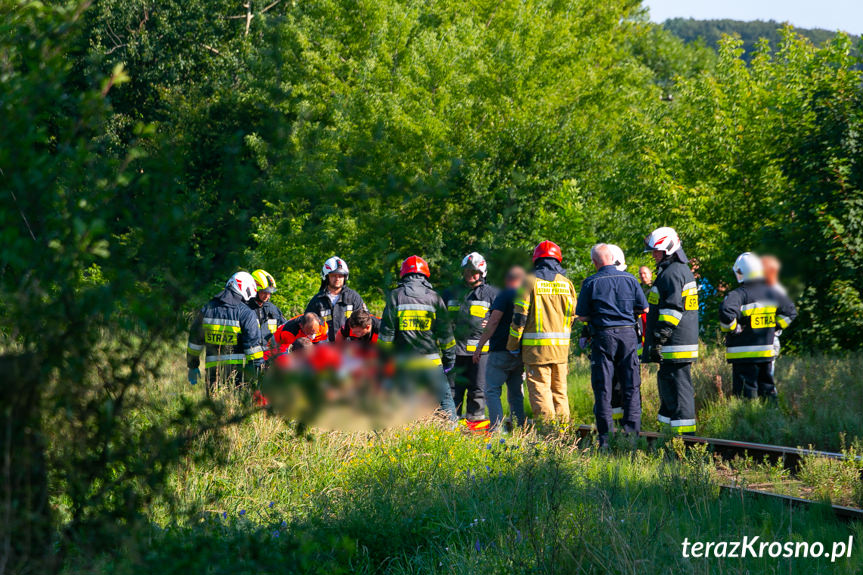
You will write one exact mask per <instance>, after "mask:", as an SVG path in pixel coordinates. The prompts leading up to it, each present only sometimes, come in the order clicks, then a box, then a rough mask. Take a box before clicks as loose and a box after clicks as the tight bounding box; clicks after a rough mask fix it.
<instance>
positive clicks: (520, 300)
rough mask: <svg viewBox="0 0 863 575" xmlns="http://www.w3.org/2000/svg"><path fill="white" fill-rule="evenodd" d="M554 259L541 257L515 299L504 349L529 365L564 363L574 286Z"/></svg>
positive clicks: (574, 297)
mask: <svg viewBox="0 0 863 575" xmlns="http://www.w3.org/2000/svg"><path fill="white" fill-rule="evenodd" d="M563 274H564V270H563V268H562V267H560V264H559V263H558V262H557V260H554V259H551V258H542V259H540V260H538V261H537V265H536V267H535V269H534V273H532V274H529V275H528V276H527V278H526V279H525V282H524V285H523V286H522V287H521V289H520V290H519V292H518V294H517V295H516V297H515V301H514V302H513V303H514V307H513V314H512V324H511V325H510V328H509V339H508V341H507V344H506V348H507V350H509V351H518V349H519V346H520V347H521V358H522V361H524V363H526V364H529V365H543V364H550V363H567V361H569V340H570V330H571V328H572V320H573V317H574V316H575V305H576V295H575V286H574V285H573V284H572V282H571V281H569V279H568V278H567V277H565V276H564V275H563Z"/></svg>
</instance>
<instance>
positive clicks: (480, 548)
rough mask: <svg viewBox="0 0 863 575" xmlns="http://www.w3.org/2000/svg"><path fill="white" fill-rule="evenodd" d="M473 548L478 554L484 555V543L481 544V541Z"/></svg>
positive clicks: (477, 541)
mask: <svg viewBox="0 0 863 575" xmlns="http://www.w3.org/2000/svg"><path fill="white" fill-rule="evenodd" d="M473 548H474V549H476V552H477V553H482V543H480V542H479V539H477V540H476V543H474V544H473Z"/></svg>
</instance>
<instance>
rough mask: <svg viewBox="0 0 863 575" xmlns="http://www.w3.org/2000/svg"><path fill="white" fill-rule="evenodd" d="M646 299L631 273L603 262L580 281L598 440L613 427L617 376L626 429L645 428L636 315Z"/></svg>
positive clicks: (604, 439)
mask: <svg viewBox="0 0 863 575" xmlns="http://www.w3.org/2000/svg"><path fill="white" fill-rule="evenodd" d="M646 308H647V298H645V297H644V292H643V291H642V290H641V287H640V286H639V285H638V281H636V279H635V277H634V276H633V275H632V274H628V273H626V272H622V271H619V270H617V269H616V268H615V267H614V266H611V265H608V266H603V267H602V268H600V269H599V271H597V272H596V273H595V274H593V275H592V276H590V277H588V278H587V279H585V280H584V282H583V283H582V284H581V292H580V294H579V296H578V304H577V305H576V308H575V313H576V315H578V316H583V317H584V316H586V317H589V318H590V330H591V333H592V340H591V350H590V381H591V385H592V387H593V395H594V399H595V402H594V406H593V412H594V414H595V415H596V430H597V432H598V433H599V443H600V445H605V444H606V443H607V442H608V433H609V432H610V431H611V429H612V428H613V426H614V424H613V416H612V408H611V394H612V386H613V380H614V379H617V381H618V382H619V383H620V386H621V392H622V396H623V419H622V420H621V425H622V427H623V430H624V431H626V432H631V433H638V432H639V431H640V430H641V374H640V370H639V361H638V343H639V341H638V340H639V338H638V335H637V333H636V330H635V325H636V322H637V321H638V316H639V314H641V312H642V311H644V309H646Z"/></svg>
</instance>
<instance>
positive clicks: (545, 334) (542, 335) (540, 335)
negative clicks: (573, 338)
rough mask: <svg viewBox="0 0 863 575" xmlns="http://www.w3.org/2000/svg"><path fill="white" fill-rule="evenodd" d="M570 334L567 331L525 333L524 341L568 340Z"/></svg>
mask: <svg viewBox="0 0 863 575" xmlns="http://www.w3.org/2000/svg"><path fill="white" fill-rule="evenodd" d="M569 336H570V332H568V331H558V332H554V331H545V332H538V333H526V334H524V339H544V338H564V339H569Z"/></svg>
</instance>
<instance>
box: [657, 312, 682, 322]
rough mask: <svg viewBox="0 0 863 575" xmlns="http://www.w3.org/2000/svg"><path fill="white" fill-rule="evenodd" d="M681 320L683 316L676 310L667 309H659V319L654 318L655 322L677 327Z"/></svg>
mask: <svg viewBox="0 0 863 575" xmlns="http://www.w3.org/2000/svg"><path fill="white" fill-rule="evenodd" d="M682 318H683V314H682V313H680V312H679V311H677V310H674V309H669V308H660V310H659V317H658V318H656V320H657V321H664V322H666V323H670V324H671V325H677V324H679V323H680V320H681V319H682Z"/></svg>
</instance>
